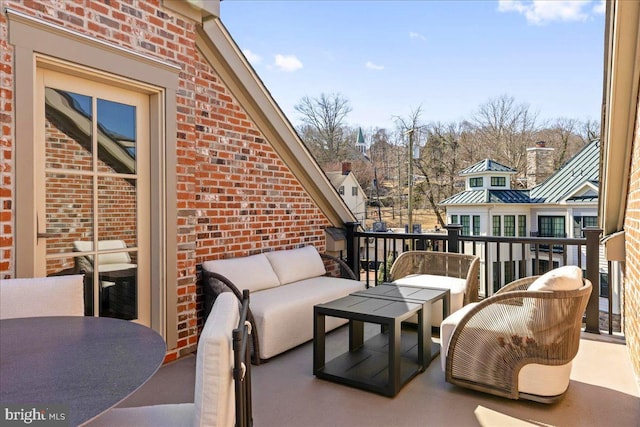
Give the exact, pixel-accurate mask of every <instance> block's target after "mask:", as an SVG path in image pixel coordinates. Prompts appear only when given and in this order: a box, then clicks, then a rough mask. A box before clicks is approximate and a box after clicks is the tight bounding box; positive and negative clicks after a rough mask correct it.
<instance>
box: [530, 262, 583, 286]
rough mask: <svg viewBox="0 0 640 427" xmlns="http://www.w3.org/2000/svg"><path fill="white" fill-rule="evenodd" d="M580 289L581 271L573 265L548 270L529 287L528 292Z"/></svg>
mask: <svg viewBox="0 0 640 427" xmlns="http://www.w3.org/2000/svg"><path fill="white" fill-rule="evenodd" d="M581 287H582V270H581V269H580V268H579V267H576V266H575V265H565V266H563V267H559V268H554V269H553V270H549V271H548V272H546V273H545V274H543V275H542V276H540V277H538V278H537V279H536V280H535V281H534V282H533V283H531V284H530V285H529V288H528V290H530V291H574V290H576V289H580V288H581Z"/></svg>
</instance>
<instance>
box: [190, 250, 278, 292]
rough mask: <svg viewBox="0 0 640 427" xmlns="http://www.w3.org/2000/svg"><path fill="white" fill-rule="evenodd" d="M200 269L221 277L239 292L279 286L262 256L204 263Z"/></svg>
mask: <svg viewBox="0 0 640 427" xmlns="http://www.w3.org/2000/svg"><path fill="white" fill-rule="evenodd" d="M202 268H203V269H204V270H206V271H211V272H213V273H218V274H221V275H223V276H224V277H226V278H227V279H229V280H231V283H233V284H234V285H236V287H237V288H238V289H239V290H240V291H242V290H243V289H249V290H250V291H251V292H256V291H260V290H263V289H269V288H273V287H276V286H280V280H278V276H276V273H275V272H274V271H273V268H272V267H271V263H270V262H269V260H268V259H267V257H266V256H265V255H264V254H257V255H251V256H246V257H239V258H229V259H217V260H213V261H205V262H203V263H202Z"/></svg>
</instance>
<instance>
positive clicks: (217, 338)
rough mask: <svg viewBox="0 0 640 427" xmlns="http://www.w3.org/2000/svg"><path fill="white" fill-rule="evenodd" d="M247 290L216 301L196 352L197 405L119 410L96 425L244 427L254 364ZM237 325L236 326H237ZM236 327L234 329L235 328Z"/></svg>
mask: <svg viewBox="0 0 640 427" xmlns="http://www.w3.org/2000/svg"><path fill="white" fill-rule="evenodd" d="M248 308H249V292H248V291H244V292H243V300H242V306H241V308H240V310H238V301H237V299H236V297H235V296H234V295H233V294H231V293H229V292H225V293H223V294H221V295H219V296H218V298H216V301H215V303H214V304H213V307H212V309H211V313H210V315H209V317H208V318H207V321H206V322H205V325H204V328H203V330H202V333H201V335H200V340H199V342H198V351H197V353H196V357H197V358H196V380H195V390H194V403H177V404H159V405H151V406H140V407H130V408H115V409H112V410H110V411H109V412H107V413H105V414H104V415H102V416H100V417H98V418H97V419H95V420H94V421H92V422H91V423H89V424H88V425H89V426H92V427H103V426H111V427H121V426H136V427H145V426H148V427H163V426H166V427H182V426H200V427H231V426H234V425H235V426H236V427H246V426H251V425H253V420H252V415H251V412H252V410H251V363H250V352H249V347H250V346H249V342H248V334H249V333H251V328H250V326H249V325H250V324H249V322H248V321H247V320H246V319H247V312H248ZM236 326H237V328H236ZM234 328H236V329H234Z"/></svg>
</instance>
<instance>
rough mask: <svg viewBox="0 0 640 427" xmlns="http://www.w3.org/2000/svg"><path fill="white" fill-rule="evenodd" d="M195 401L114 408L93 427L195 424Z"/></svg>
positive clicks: (99, 418)
mask: <svg viewBox="0 0 640 427" xmlns="http://www.w3.org/2000/svg"><path fill="white" fill-rule="evenodd" d="M193 408H194V405H193V403H175V404H165V405H152V406H138V407H133V408H114V409H111V410H110V411H109V412H107V413H106V414H104V415H101V416H100V417H98V418H97V419H95V420H94V421H92V422H91V423H89V425H90V426H91V427H123V426H136V427H186V426H189V427H191V426H193V425H194V423H193V422H194V419H193Z"/></svg>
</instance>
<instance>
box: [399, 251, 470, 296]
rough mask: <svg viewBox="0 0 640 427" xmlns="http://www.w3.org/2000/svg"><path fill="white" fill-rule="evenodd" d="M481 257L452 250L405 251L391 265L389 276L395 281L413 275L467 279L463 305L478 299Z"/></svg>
mask: <svg viewBox="0 0 640 427" xmlns="http://www.w3.org/2000/svg"><path fill="white" fill-rule="evenodd" d="M479 271H480V258H479V257H477V256H475V255H463V254H458V253H452V252H433V251H408V252H403V253H401V254H400V256H399V257H398V258H397V259H396V260H395V261H394V263H393V265H392V266H391V271H390V272H389V276H390V279H391V281H393V282H395V281H397V280H399V279H402V278H404V277H407V276H411V275H425V274H428V275H432V276H446V277H454V278H458V279H465V280H466V286H465V291H464V302H463V305H467V304H468V303H470V302H474V301H477V300H478V286H479V276H478V273H479Z"/></svg>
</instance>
